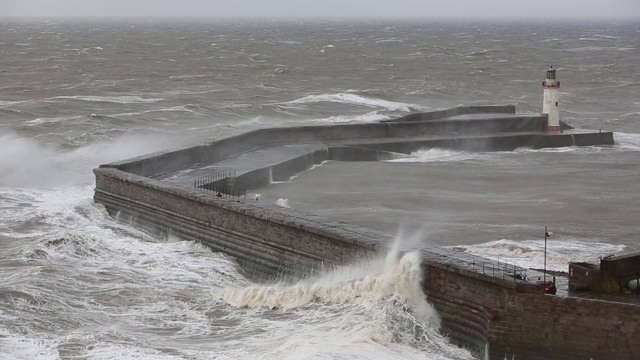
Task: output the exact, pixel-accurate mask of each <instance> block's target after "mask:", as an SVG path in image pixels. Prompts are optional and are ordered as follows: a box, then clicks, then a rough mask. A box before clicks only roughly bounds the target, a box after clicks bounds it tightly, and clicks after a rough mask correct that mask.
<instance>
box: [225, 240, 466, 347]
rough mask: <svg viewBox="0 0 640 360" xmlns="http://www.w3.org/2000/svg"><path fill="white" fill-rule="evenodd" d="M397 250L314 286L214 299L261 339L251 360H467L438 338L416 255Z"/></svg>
mask: <svg viewBox="0 0 640 360" xmlns="http://www.w3.org/2000/svg"><path fill="white" fill-rule="evenodd" d="M396 243H398V241H396ZM401 247H402V246H401V245H398V244H396V246H392V249H390V252H389V254H388V255H387V256H385V257H380V258H375V259H372V260H370V261H366V262H363V263H360V264H357V265H352V266H345V267H340V268H338V269H335V270H333V271H330V272H328V273H325V274H323V275H321V276H318V277H314V278H312V279H306V280H302V281H299V282H297V283H293V284H286V283H278V284H273V285H253V286H248V287H242V288H237V287H236V288H227V289H225V290H223V291H222V292H220V291H215V292H214V297H215V298H216V299H221V300H223V301H224V302H225V303H228V304H229V305H232V306H233V307H235V308H237V309H238V310H236V312H237V316H240V317H241V318H242V319H243V320H244V321H246V322H247V324H246V326H247V327H250V328H260V329H262V331H263V332H264V334H265V335H260V334H258V335H256V336H254V337H253V338H252V341H251V342H250V343H251V345H250V346H249V347H247V348H245V351H246V353H247V354H248V356H249V357H252V356H256V355H257V354H261V356H258V357H259V358H264V359H267V358H279V359H300V358H308V359H472V357H471V355H470V354H469V353H468V352H467V351H465V350H463V349H460V348H457V347H455V346H453V345H451V344H449V343H448V342H447V340H446V339H445V338H444V337H442V336H441V335H440V334H439V333H438V330H437V329H438V327H439V324H440V320H439V317H438V315H437V314H436V312H435V310H434V309H433V307H432V306H431V305H430V304H429V303H428V302H427V299H425V295H424V293H423V291H422V289H421V285H420V284H421V279H422V271H423V270H422V268H421V266H420V262H421V260H420V256H419V252H416V251H412V252H408V253H405V254H404V255H403V256H401V257H399V256H398V255H399V253H398V251H397V249H398V248H401ZM243 313H244V314H245V315H243ZM277 318H284V319H287V320H286V322H277V323H274V322H273V320H272V319H277ZM249 319H250V320H249ZM261 333H262V332H261Z"/></svg>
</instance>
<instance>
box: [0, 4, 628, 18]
mask: <svg viewBox="0 0 640 360" xmlns="http://www.w3.org/2000/svg"><path fill="white" fill-rule="evenodd" d="M0 16H211V17H216V16H225V17H227V16H233V17H237V16H282V17H293V16H295V17H300V16H304V17H334V16H349V17H352V16H382V17H405V16H407V17H442V16H444V17H452V16H474V17H538V18H546V17H555V18H558V17H560V18H569V17H571V18H573V17H633V18H640V0H0Z"/></svg>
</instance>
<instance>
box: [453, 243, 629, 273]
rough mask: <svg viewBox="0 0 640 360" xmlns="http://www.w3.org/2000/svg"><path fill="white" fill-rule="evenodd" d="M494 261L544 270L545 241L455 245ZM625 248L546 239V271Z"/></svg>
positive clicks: (459, 248)
mask: <svg viewBox="0 0 640 360" xmlns="http://www.w3.org/2000/svg"><path fill="white" fill-rule="evenodd" d="M450 248H455V249H457V250H463V251H465V252H469V253H472V254H476V255H480V256H483V257H486V258H489V259H493V260H503V261H504V260H506V261H509V262H514V263H516V264H517V265H519V266H521V267H524V268H534V269H536V268H537V269H541V268H542V267H543V266H544V239H542V240H524V241H515V240H507V239H502V240H496V241H490V242H487V243H483V244H476V245H465V246H452V247H450ZM624 248H625V246H624V245H615V244H606V243H601V242H586V241H582V240H576V239H568V238H567V239H565V238H553V239H549V240H547V269H551V270H556V271H567V269H568V266H569V263H570V262H576V261H588V262H596V261H597V258H598V257H599V256H606V255H609V254H612V253H614V254H617V253H620V252H622V251H623V250H624Z"/></svg>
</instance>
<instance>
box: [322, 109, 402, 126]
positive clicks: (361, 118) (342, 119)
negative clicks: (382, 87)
mask: <svg viewBox="0 0 640 360" xmlns="http://www.w3.org/2000/svg"><path fill="white" fill-rule="evenodd" d="M390 118H391V116H389V115H384V114H380V113H378V112H377V111H371V112H368V113H366V114H361V115H336V116H330V117H328V118H322V119H315V120H313V122H315V123H323V124H326V123H329V124H344V123H351V122H357V123H372V122H376V121H381V120H387V119H390Z"/></svg>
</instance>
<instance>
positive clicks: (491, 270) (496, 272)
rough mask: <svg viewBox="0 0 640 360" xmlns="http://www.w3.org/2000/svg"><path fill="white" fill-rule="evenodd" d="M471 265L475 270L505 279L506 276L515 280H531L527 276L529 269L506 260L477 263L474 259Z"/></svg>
mask: <svg viewBox="0 0 640 360" xmlns="http://www.w3.org/2000/svg"><path fill="white" fill-rule="evenodd" d="M471 267H472V269H473V271H479V272H480V271H481V272H482V273H483V274H486V275H491V276H493V277H497V278H502V279H503V280H504V279H506V278H513V281H516V280H522V281H529V278H528V277H527V269H525V268H523V267H520V266H518V265H516V264H511V263H509V262H506V261H503V262H500V260H499V259H498V261H497V262H496V261H482V262H480V263H476V261H475V260H474V261H473V263H472V264H471Z"/></svg>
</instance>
